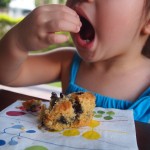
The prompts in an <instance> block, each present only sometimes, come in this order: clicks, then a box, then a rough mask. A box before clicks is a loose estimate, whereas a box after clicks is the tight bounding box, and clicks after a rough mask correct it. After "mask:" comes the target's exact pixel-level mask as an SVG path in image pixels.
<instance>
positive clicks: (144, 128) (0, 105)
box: [0, 89, 150, 150]
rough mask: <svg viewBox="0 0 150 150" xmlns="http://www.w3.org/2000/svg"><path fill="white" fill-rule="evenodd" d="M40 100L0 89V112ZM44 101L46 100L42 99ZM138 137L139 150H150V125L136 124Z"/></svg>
mask: <svg viewBox="0 0 150 150" xmlns="http://www.w3.org/2000/svg"><path fill="white" fill-rule="evenodd" d="M18 99H20V100H29V99H40V98H37V97H31V96H28V95H23V94H19V93H15V92H11V91H6V90H2V89H0V111H1V110H3V109H4V108H6V107H7V106H9V105H10V104H12V103H13V102H15V101H16V100H18ZM40 100H43V101H44V99H40ZM135 127H136V137H137V144H138V147H139V150H150V124H146V123H141V122H135Z"/></svg>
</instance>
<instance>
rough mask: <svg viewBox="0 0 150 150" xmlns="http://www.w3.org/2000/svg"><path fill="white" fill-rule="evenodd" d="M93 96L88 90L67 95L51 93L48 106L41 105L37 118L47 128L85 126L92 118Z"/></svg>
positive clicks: (57, 128)
mask: <svg viewBox="0 0 150 150" xmlns="http://www.w3.org/2000/svg"><path fill="white" fill-rule="evenodd" d="M94 107H95V96H94V95H93V94H91V93H89V92H84V93H83V92H77V93H71V94H69V95H63V94H60V97H57V95H56V94H55V93H52V96H51V101H50V107H49V108H46V106H45V105H43V106H42V108H41V112H40V115H39V119H40V122H41V124H42V125H44V126H45V127H46V128H47V129H49V130H63V129H66V128H74V127H81V126H86V125H88V124H89V123H90V121H91V120H92V118H93V110H94Z"/></svg>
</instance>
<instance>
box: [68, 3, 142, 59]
mask: <svg viewBox="0 0 150 150" xmlns="http://www.w3.org/2000/svg"><path fill="white" fill-rule="evenodd" d="M67 5H68V6H69V7H71V8H72V9H74V10H75V11H76V12H77V13H78V14H79V16H80V18H82V19H81V22H82V28H81V30H80V32H79V33H77V34H72V37H73V40H74V43H75V45H76V47H77V49H78V51H79V54H80V55H81V56H82V57H83V59H85V60H86V61H98V60H104V59H108V58H112V57H115V56H118V55H122V54H125V53H128V54H129V53H131V51H130V50H131V49H132V50H133V49H135V48H136V47H135V46H136V45H137V42H139V41H138V40H139V34H140V32H141V29H142V25H143V24H142V22H141V17H142V12H143V7H144V0H68V1H67ZM85 18H86V19H85ZM87 20H88V21H87ZM89 22H90V23H89ZM132 52H133V51H132Z"/></svg>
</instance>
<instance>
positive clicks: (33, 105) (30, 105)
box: [22, 99, 42, 112]
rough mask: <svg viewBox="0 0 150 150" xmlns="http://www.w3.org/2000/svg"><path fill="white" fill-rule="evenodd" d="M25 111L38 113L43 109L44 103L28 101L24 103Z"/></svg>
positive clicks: (33, 100)
mask: <svg viewBox="0 0 150 150" xmlns="http://www.w3.org/2000/svg"><path fill="white" fill-rule="evenodd" d="M22 105H23V107H24V110H26V111H31V112H38V111H40V109H41V105H42V102H41V100H35V99H31V100H27V101H25V102H23V103H22Z"/></svg>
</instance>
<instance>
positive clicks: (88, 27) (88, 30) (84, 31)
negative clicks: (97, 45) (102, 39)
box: [79, 16, 95, 43]
mask: <svg viewBox="0 0 150 150" xmlns="http://www.w3.org/2000/svg"><path fill="white" fill-rule="evenodd" d="M80 21H81V22H82V26H81V29H80V32H79V34H80V37H81V39H82V40H84V41H85V42H86V43H89V42H91V41H93V40H94V37H95V30H94V28H93V26H92V24H91V23H90V22H89V21H88V20H87V19H86V18H84V17H82V16H80Z"/></svg>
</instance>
